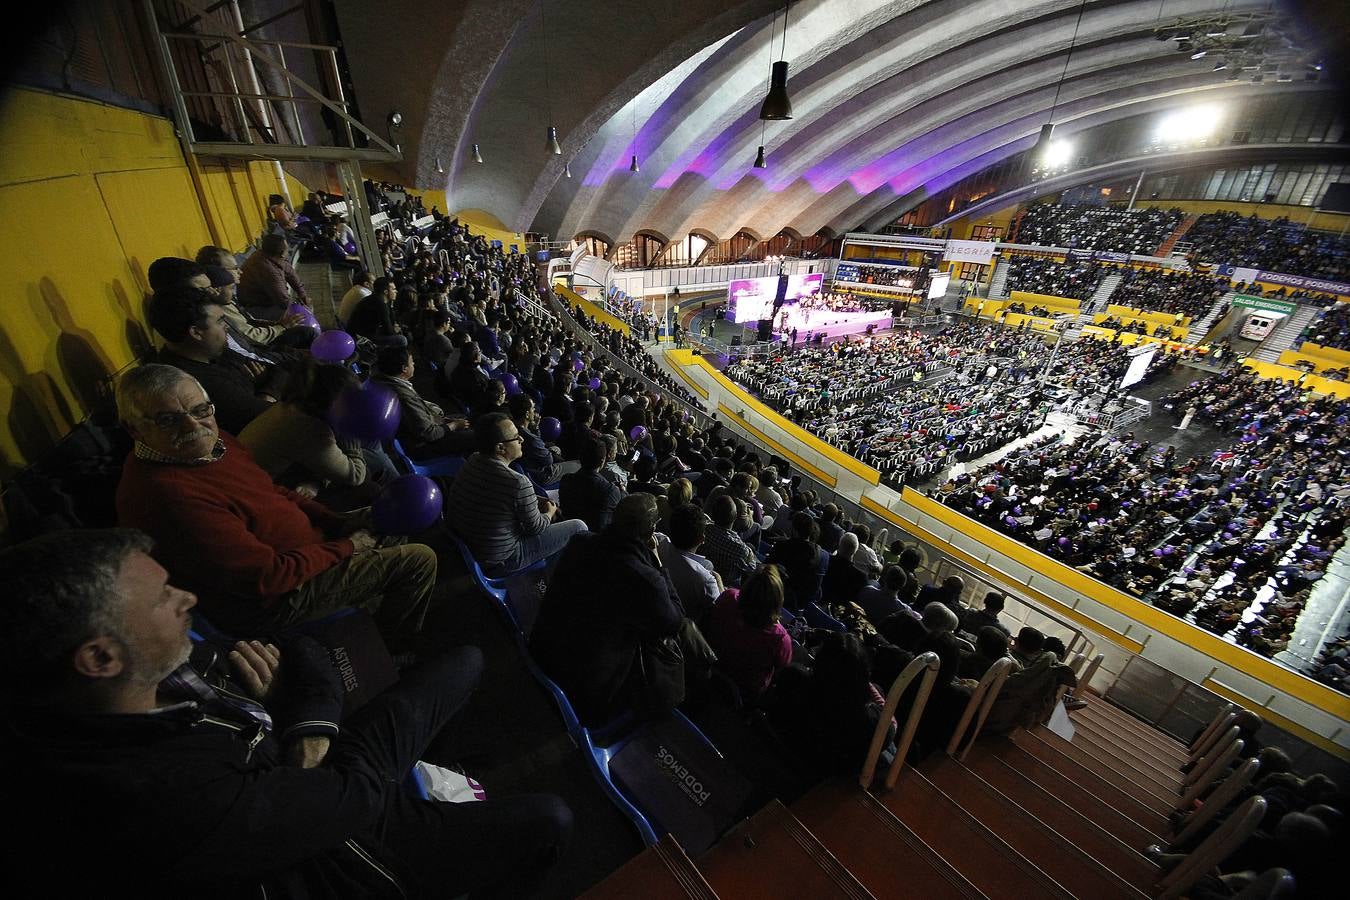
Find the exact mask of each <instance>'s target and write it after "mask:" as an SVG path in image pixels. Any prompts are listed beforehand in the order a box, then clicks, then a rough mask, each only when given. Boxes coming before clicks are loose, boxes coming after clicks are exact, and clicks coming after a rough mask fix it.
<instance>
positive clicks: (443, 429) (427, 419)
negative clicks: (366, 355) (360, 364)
mask: <svg viewBox="0 0 1350 900" xmlns="http://www.w3.org/2000/svg"><path fill="white" fill-rule="evenodd" d="M416 373H417V363H416V362H415V361H414V360H413V355H412V353H410V352H409V351H408V348H407V347H385V348H384V349H383V350H381V351H380V354H379V356H377V357H376V358H375V375H374V377H373V378H372V379H371V380H372V381H374V382H375V383H376V384H382V385H384V386H385V387H387V388H389V389H390V390H392V391H393V392H394V393H395V394H397V395H398V402H399V405H400V406H401V407H402V414H401V415H400V416H399V420H398V439H399V443H400V444H401V445H402V447H403V450H404V452H405V453H407V454H408V456H409V457H411V458H412V459H419V460H420V459H434V458H436V457H438V456H459V455H461V454H464V453H468V452H470V451H472V450H473V448H474V439H473V431H472V430H471V429H470V427H469V422H468V420H467V419H464V418H462V417H454V418H452V417H450V416H447V415H446V414H445V411H444V410H442V409H441V408H440V407H439V406H437V405H436V404H435V403H432V402H431V401H430V400H427V399H425V398H423V397H422V395H421V394H419V393H417V388H415V387H413V383H412V379H413V376H414V375H415V374H416Z"/></svg>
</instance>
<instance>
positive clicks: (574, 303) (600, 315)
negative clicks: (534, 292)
mask: <svg viewBox="0 0 1350 900" xmlns="http://www.w3.org/2000/svg"><path fill="white" fill-rule="evenodd" d="M553 292H554V293H555V294H557V295H558V296H559V297H561V298H562V300H563V302H564V303H566V304H567V307H568V308H569V309H576V308H577V307H578V306H580V307H581V309H582V311H583V312H585V313H586V315H588V316H590V317H591V318H592V319H595V320H597V321H600V322H604V323H605V324H606V325H608V326H609V327H610V328H613V329H616V330H618V331H622V332H623V333H624V334H630V333H631V332H632V329H631V328H629V327H628V323H627V322H624V321H621V320H619V319H616V318H615V317H614V316H611V315H610V314H609V313H607V312H605V311H604V310H603V309H601V308H600V307H598V306H596V305H595V304H594V303H592V302H591V301H589V300H587V299H586V298H585V297H583V296H581V295H580V294H578V293H577V292H576V291H574V290H571V289H570V288H568V287H566V286H565V285H561V284H555V285H553Z"/></svg>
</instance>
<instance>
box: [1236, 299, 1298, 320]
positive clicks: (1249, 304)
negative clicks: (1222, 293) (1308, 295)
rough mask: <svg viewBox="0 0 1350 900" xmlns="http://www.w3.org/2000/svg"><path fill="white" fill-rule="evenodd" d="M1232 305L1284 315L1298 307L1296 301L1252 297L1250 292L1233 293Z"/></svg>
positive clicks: (1290, 313)
mask: <svg viewBox="0 0 1350 900" xmlns="http://www.w3.org/2000/svg"><path fill="white" fill-rule="evenodd" d="M1233 305H1234V306H1236V307H1242V308H1243V309H1259V310H1263V311H1265V312H1276V313H1284V314H1285V315H1286V316H1288V315H1292V314H1293V312H1294V310H1296V309H1298V304H1297V303H1290V302H1289V301H1288V300H1271V299H1270V298H1269V297H1253V296H1252V295H1251V294H1234V295H1233Z"/></svg>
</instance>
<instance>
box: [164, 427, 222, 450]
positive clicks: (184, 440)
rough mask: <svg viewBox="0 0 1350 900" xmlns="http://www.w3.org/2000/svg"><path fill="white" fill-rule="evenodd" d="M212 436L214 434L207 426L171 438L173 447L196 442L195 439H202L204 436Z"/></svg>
mask: <svg viewBox="0 0 1350 900" xmlns="http://www.w3.org/2000/svg"><path fill="white" fill-rule="evenodd" d="M213 437H215V434H214V433H213V432H212V431H211V429H209V428H203V429H202V430H200V431H194V432H193V433H192V434H189V435H185V436H180V437H176V438H174V439H173V445H174V446H175V447H184V446H186V445H188V444H191V443H194V442H196V441H200V440H203V439H205V438H213Z"/></svg>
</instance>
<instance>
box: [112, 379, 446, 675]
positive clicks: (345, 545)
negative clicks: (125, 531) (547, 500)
mask: <svg viewBox="0 0 1350 900" xmlns="http://www.w3.org/2000/svg"><path fill="white" fill-rule="evenodd" d="M117 408H118V413H119V415H120V417H121V419H122V422H123V424H124V425H125V426H126V428H127V430H128V431H129V432H130V433H131V435H132V437H134V438H135V440H136V445H135V449H133V451H132V452H131V455H130V456H129V457H128V458H127V462H126V465H125V466H124V468H123V471H122V480H121V482H120V483H119V484H118V486H117V514H118V520H119V522H120V523H121V524H123V525H125V526H128V527H133V528H139V529H141V530H142V531H145V532H146V533H148V534H149V535H150V536H151V537H152V538H154V539H155V543H156V554H155V556H156V558H157V559H158V560H159V561H160V562H161V564H163V565H164V567H165V568H166V569H168V570H169V572H170V573H171V574H172V576H173V578H174V581H175V583H177V584H179V585H181V586H182V587H184V588H185V589H187V590H190V591H192V592H193V593H195V594H197V596H198V597H199V598H200V599H201V601H202V609H203V611H204V612H205V614H206V616H207V617H208V618H209V619H210V620H211V622H212V623H213V624H215V625H216V626H217V627H219V628H221V629H222V630H224V631H226V632H227V633H232V634H234V635H235V636H236V637H256V636H259V635H265V634H269V633H271V632H273V631H275V630H277V629H281V628H285V627H288V626H290V625H294V624H297V623H299V622H304V621H307V620H311V619H317V618H322V617H323V616H325V615H327V614H329V613H331V612H333V611H334V610H337V609H341V608H343V607H349V606H355V607H362V608H364V609H367V610H369V611H370V613H371V614H372V615H373V616H374V618H375V621H376V623H377V624H378V625H379V628H380V632H381V633H382V634H383V635H384V637H385V640H386V642H387V643H388V644H389V645H390V649H391V650H393V651H394V652H402V651H409V650H415V649H419V648H417V647H416V646H415V642H416V638H417V636H418V635H419V634H420V632H421V630H422V624H423V621H424V619H425V617H426V613H427V609H428V607H429V605H430V601H431V592H432V588H433V587H434V586H435V583H436V554H435V551H433V550H432V549H431V548H430V547H427V546H425V545H423V544H411V543H408V544H402V545H399V546H384V545H382V543H381V542H377V539H376V537H375V536H374V535H373V534H371V533H370V531H369V530H368V529H369V510H359V511H356V512H353V513H347V514H344V515H339V514H337V513H334V512H332V511H331V510H329V509H328V508H327V507H325V506H323V505H322V504H319V503H316V502H314V501H313V500H309V499H307V498H305V497H302V496H300V495H299V494H297V493H295V492H293V491H291V490H288V489H287V488H284V487H282V486H280V485H277V484H274V483H273V482H272V479H271V477H270V476H268V474H267V473H266V472H265V471H263V469H262V468H261V467H260V466H258V464H257V463H255V462H254V461H253V457H252V456H251V455H250V454H249V452H248V450H247V448H245V447H244V446H243V445H242V444H240V443H238V442H237V441H235V439H234V438H233V437H231V436H230V435H228V434H225V433H223V432H221V431H220V429H219V428H218V427H217V425H216V419H215V415H216V405H215V404H214V403H212V398H210V397H209V396H208V395H207V393H206V391H205V390H203V389H202V385H201V384H200V383H199V382H198V381H197V380H196V379H194V378H192V377H191V376H190V375H187V374H185V373H184V372H182V371H181V370H179V369H176V368H174V367H173V366H164V365H147V366H142V367H140V368H139V369H133V370H132V371H131V372H129V373H127V374H126V375H124V376H123V377H122V380H121V381H120V382H118V385H117ZM384 543H387V539H386V541H385V542H384Z"/></svg>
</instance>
